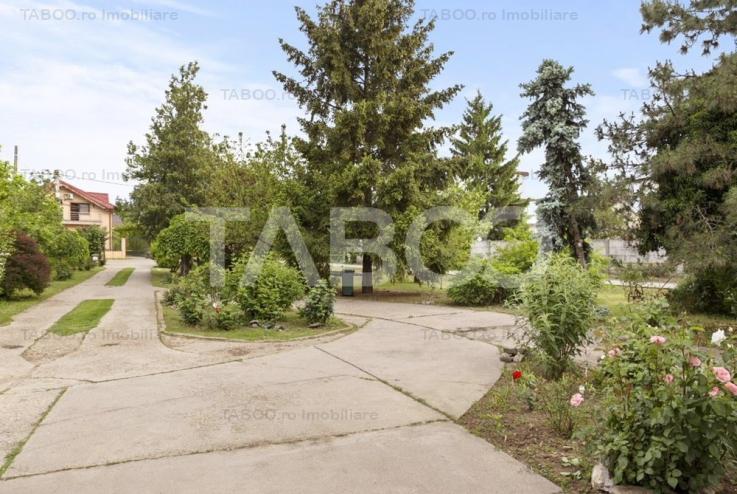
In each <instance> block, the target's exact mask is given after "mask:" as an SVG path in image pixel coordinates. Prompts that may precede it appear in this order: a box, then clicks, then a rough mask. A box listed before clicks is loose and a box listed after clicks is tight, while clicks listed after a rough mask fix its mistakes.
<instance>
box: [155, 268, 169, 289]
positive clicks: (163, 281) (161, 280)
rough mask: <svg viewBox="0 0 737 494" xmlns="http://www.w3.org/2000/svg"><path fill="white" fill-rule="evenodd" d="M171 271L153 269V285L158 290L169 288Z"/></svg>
mask: <svg viewBox="0 0 737 494" xmlns="http://www.w3.org/2000/svg"><path fill="white" fill-rule="evenodd" d="M170 282H171V271H170V270H169V269H167V268H151V284H152V285H153V286H155V287H156V288H169V284H170Z"/></svg>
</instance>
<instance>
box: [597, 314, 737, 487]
mask: <svg viewBox="0 0 737 494" xmlns="http://www.w3.org/2000/svg"><path fill="white" fill-rule="evenodd" d="M646 318H647V316H644V317H642V318H641V319H640V320H641V321H643V320H644V319H646ZM615 345H616V346H613V347H612V348H611V349H610V350H609V352H608V357H607V358H605V359H604V362H603V364H602V369H601V373H602V383H603V384H602V385H603V388H602V389H603V391H605V392H606V393H607V396H608V399H607V402H606V403H605V405H606V406H605V407H604V410H606V412H605V413H606V417H605V420H604V421H603V424H604V427H603V430H602V431H600V433H599V434H598V437H599V440H598V443H599V444H598V451H599V454H600V456H601V458H602V459H603V461H604V462H605V464H606V465H607V466H608V467H609V468H610V470H611V471H612V473H613V477H614V481H615V483H618V484H619V483H624V484H634V485H640V486H644V487H649V488H652V489H655V490H656V491H658V492H671V489H672V490H675V491H677V492H705V489H707V488H708V487H710V486H714V485H716V484H717V483H719V481H720V479H721V478H722V477H723V476H724V474H725V464H726V462H727V461H729V460H728V459H729V458H734V454H735V447H736V446H737V397H735V396H733V394H734V393H737V386H735V385H734V384H731V383H730V382H729V379H725V378H724V377H723V376H722V380H721V381H720V380H718V379H717V374H716V372H715V371H716V369H715V368H716V367H720V366H721V365H723V364H722V363H721V362H717V361H715V360H714V359H713V358H712V357H710V355H714V354H712V353H711V352H708V351H701V350H699V349H698V348H697V346H696V345H694V342H693V340H692V335H691V333H690V332H689V330H686V329H683V328H677V329H676V330H672V331H669V330H667V329H663V328H653V327H652V326H651V325H649V324H647V323H645V322H640V323H638V324H635V325H634V326H632V327H631V328H630V329H629V330H628V331H626V332H624V333H623V334H622V335H621V337H620V338H618V339H617V340H616V343H615ZM731 370H735V369H731ZM724 372H726V369H725V370H724Z"/></svg>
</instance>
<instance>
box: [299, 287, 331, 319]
mask: <svg viewBox="0 0 737 494" xmlns="http://www.w3.org/2000/svg"><path fill="white" fill-rule="evenodd" d="M334 304H335V289H334V288H333V287H331V286H330V283H328V282H327V281H326V280H320V281H319V282H318V283H317V284H316V285H315V286H313V287H312V288H310V290H309V292H308V293H307V297H306V298H305V305H304V307H302V308H301V309H300V311H299V315H300V316H302V317H304V318H305V319H306V320H307V322H309V323H321V324H325V323H326V322H328V321H329V320H330V318H331V317H332V316H333V305H334Z"/></svg>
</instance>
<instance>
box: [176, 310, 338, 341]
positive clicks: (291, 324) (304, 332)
mask: <svg viewBox="0 0 737 494" xmlns="http://www.w3.org/2000/svg"><path fill="white" fill-rule="evenodd" d="M162 307H163V309H164V321H165V323H166V331H167V332H170V333H184V334H191V335H195V336H214V337H218V338H228V339H231V340H240V341H288V340H294V339H296V338H303V337H307V336H319V335H321V334H324V333H327V332H330V331H335V330H339V329H343V328H345V329H346V330H347V329H352V327H350V326H349V325H348V324H346V323H345V322H343V321H341V320H340V319H338V318H336V317H333V318H332V319H331V320H330V321H329V322H328V323H327V324H326V325H325V326H322V327H319V328H309V327H308V323H307V322H306V321H305V320H304V319H301V318H300V317H299V316H298V315H297V313H296V312H288V313H287V314H286V315H285V317H284V319H282V320H281V321H278V322H277V324H281V325H282V326H284V329H283V330H276V329H273V328H272V329H263V328H251V327H249V326H246V327H240V328H236V329H233V330H231V331H221V330H213V329H208V328H205V327H201V326H189V325H187V324H185V323H184V321H182V318H181V317H179V313H178V312H177V310H176V309H174V308H173V307H168V306H162Z"/></svg>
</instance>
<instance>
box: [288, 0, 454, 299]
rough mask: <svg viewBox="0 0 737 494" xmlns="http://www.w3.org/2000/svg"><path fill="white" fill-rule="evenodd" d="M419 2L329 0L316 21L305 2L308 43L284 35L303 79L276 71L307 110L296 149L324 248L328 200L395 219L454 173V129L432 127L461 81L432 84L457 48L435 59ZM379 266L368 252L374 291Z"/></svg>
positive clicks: (311, 225)
mask: <svg viewBox="0 0 737 494" xmlns="http://www.w3.org/2000/svg"><path fill="white" fill-rule="evenodd" d="M413 5H414V2H413V1H411V0H331V1H329V2H328V3H326V4H325V5H323V6H321V7H318V12H317V16H316V18H315V19H313V18H312V17H310V16H309V15H308V14H307V13H306V12H305V11H304V10H303V9H301V8H299V7H297V8H296V12H297V18H298V20H299V22H300V24H301V28H300V29H301V31H302V32H303V33H305V35H306V36H307V45H308V49H307V50H306V51H302V50H300V49H298V48H297V47H295V46H293V45H291V44H288V43H287V42H285V41H284V40H280V44H281V47H282V49H283V50H284V52H285V53H286V55H287V57H288V59H289V61H290V62H293V63H294V64H295V65H296V66H297V68H298V70H299V73H300V76H301V77H300V78H299V80H298V79H296V78H293V77H290V76H288V75H285V74H283V73H280V72H274V75H275V77H276V79H277V80H278V81H279V82H281V83H282V84H283V86H284V88H285V90H286V91H288V92H289V93H291V94H293V95H294V96H295V98H296V99H297V101H298V102H299V105H300V106H301V107H302V109H303V110H304V111H305V113H306V115H305V116H304V117H303V118H301V119H300V125H301V127H302V130H303V131H304V133H305V138H304V139H297V140H296V142H295V146H296V147H297V149H298V150H299V151H300V152H301V153H302V154H303V155H304V157H305V158H306V160H307V162H308V174H309V177H308V178H307V180H308V184H309V186H310V187H311V188H312V189H313V190H314V191H315V196H314V197H313V207H310V208H305V209H306V211H305V212H306V214H305V216H304V217H303V218H301V220H302V221H303V225H304V226H307V227H308V229H309V230H311V231H312V232H316V233H317V232H320V237H321V238H322V241H321V242H320V244H321V248H320V249H318V250H319V251H320V252H322V253H323V254H324V253H325V252H326V250H327V248H328V239H329V236H328V232H327V223H326V219H325V218H327V217H328V212H327V208H329V207H330V206H366V207H376V208H380V209H382V210H384V211H386V212H387V213H389V214H391V215H392V216H394V217H395V219H396V217H397V216H398V215H401V214H404V213H406V212H407V211H409V210H410V209H411V208H412V207H420V208H421V207H423V206H424V205H425V204H424V201H426V200H427V194H428V193H429V192H431V191H435V190H438V189H441V188H443V187H445V185H446V184H447V183H448V180H449V179H450V173H449V170H448V167H447V166H446V164H445V163H443V162H442V161H440V160H437V159H436V157H435V148H436V146H437V145H438V144H439V143H441V142H442V141H443V140H444V138H446V137H447V136H448V135H449V134H450V133H451V129H449V128H443V127H440V128H433V127H428V126H426V123H427V121H429V120H432V119H433V117H434V114H435V111H436V110H438V109H439V108H441V107H442V106H443V105H444V104H445V103H447V102H448V101H450V100H451V99H452V98H453V96H455V94H456V93H458V91H460V89H461V87H460V86H458V85H456V86H452V87H450V88H446V89H440V90H431V89H430V87H429V85H430V82H431V81H432V80H433V79H434V78H435V77H436V76H437V75H438V74H439V73H440V72H441V71H442V70H443V67H444V66H445V64H446V62H447V61H448V59H449V58H450V56H451V53H443V54H440V55H439V56H437V57H435V56H433V46H432V44H430V43H429V42H428V37H429V34H430V32H431V31H432V30H433V28H434V23H433V21H425V20H419V21H417V22H416V23H414V24H413V25H412V26H411V27H410V26H409V22H410V17H411V16H412V14H413ZM370 231H371V230H370V229H368V230H355V231H354V232H353V233H359V232H361V233H363V234H367V232H370ZM313 247H314V245H313ZM320 252H313V255H314V254H317V255H318V256H319V255H320ZM372 271H373V260H372V257H371V256H370V255H364V257H363V272H364V282H363V286H364V291H367V292H370V291H371V290H372V286H373V281H372V276H371V273H372Z"/></svg>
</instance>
